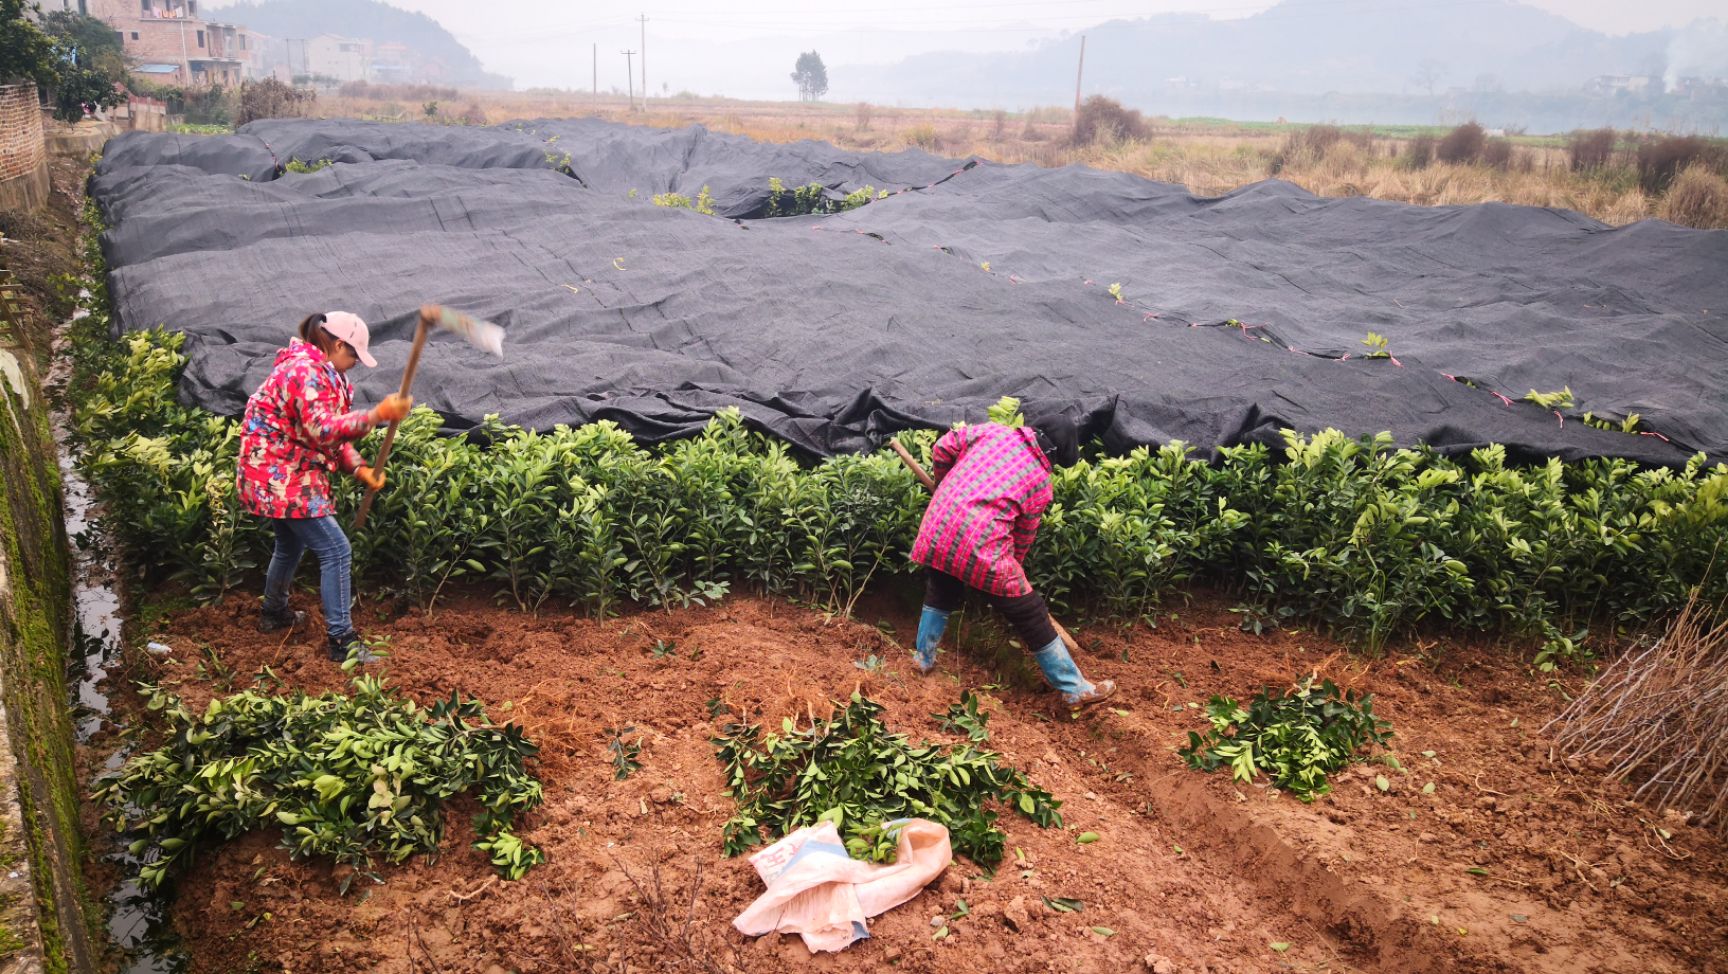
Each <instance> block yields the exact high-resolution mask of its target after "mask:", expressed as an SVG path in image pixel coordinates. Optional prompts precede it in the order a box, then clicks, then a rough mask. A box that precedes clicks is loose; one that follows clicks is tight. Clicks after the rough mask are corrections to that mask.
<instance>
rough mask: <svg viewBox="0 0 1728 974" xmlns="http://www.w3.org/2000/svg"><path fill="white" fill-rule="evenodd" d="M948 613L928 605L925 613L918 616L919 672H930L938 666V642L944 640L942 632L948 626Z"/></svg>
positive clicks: (916, 656) (917, 653)
mask: <svg viewBox="0 0 1728 974" xmlns="http://www.w3.org/2000/svg"><path fill="white" fill-rule="evenodd" d="M948 615H949V613H947V612H944V611H943V610H941V609H938V608H935V607H933V606H928V605H927V606H925V607H924V614H923V615H922V616H919V617H918V649H917V652H916V653H915V654H914V655H915V658H916V659H917V661H918V672H920V673H928V672H930V671H931V670H933V669H935V668H936V644H937V643H940V642H941V641H942V632H943V630H945V629H947V628H948Z"/></svg>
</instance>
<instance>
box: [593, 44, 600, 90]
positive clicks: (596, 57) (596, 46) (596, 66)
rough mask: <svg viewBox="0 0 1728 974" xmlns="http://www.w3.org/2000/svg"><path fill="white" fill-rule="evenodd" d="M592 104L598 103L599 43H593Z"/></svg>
mask: <svg viewBox="0 0 1728 974" xmlns="http://www.w3.org/2000/svg"><path fill="white" fill-rule="evenodd" d="M594 104H596V105H598V104H600V43H599V42H598V41H596V42H595V43H594Z"/></svg>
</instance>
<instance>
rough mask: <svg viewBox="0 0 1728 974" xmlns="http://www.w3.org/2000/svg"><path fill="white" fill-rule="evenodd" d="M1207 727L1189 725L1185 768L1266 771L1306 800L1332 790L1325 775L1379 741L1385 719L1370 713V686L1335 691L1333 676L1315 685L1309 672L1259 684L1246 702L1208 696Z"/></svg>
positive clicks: (1239, 774) (1246, 774) (1241, 775)
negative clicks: (1275, 685)
mask: <svg viewBox="0 0 1728 974" xmlns="http://www.w3.org/2000/svg"><path fill="white" fill-rule="evenodd" d="M1206 718H1207V719H1208V720H1210V721H1211V722H1212V729H1211V730H1209V731H1207V732H1206V734H1205V736H1201V735H1200V734H1198V733H1195V732H1194V731H1189V732H1188V744H1187V746H1186V747H1182V748H1179V749H1178V750H1177V753H1178V754H1180V755H1181V756H1182V760H1184V761H1186V762H1187V763H1188V766H1189V767H1191V768H1196V769H1199V770H1201V771H1216V770H1218V769H1219V768H1221V767H1225V766H1228V767H1229V768H1230V774H1231V777H1233V778H1234V779H1235V780H1237V781H1241V782H1252V781H1253V780H1254V779H1255V778H1256V777H1258V776H1259V775H1261V774H1265V775H1267V776H1269V777H1270V778H1271V779H1272V783H1273V784H1274V785H1276V786H1277V787H1279V788H1283V789H1285V790H1286V791H1289V792H1290V793H1291V794H1293V795H1295V796H1296V797H1297V798H1300V799H1302V800H1303V801H1305V802H1311V801H1313V800H1314V799H1315V798H1318V797H1319V796H1321V795H1324V794H1326V793H1327V792H1329V791H1331V790H1332V786H1331V784H1330V783H1328V782H1327V780H1326V776H1327V775H1329V774H1332V773H1333V772H1336V771H1338V770H1340V769H1342V768H1343V767H1344V766H1345V765H1347V764H1350V763H1351V762H1352V761H1355V760H1358V757H1359V752H1361V750H1362V749H1363V748H1366V747H1373V746H1375V745H1378V746H1381V747H1384V746H1385V744H1386V741H1387V740H1389V739H1390V738H1391V737H1392V731H1391V725H1390V724H1388V723H1387V722H1386V721H1384V720H1381V719H1380V718H1378V717H1376V716H1374V697H1373V695H1372V694H1363V695H1361V696H1358V695H1357V694H1356V692H1355V691H1353V690H1352V691H1349V692H1345V693H1340V692H1339V690H1338V687H1337V686H1335V685H1334V684H1333V683H1332V681H1331V680H1324V681H1322V682H1321V684H1320V686H1318V687H1316V686H1314V678H1313V677H1312V676H1310V677H1308V678H1307V679H1305V680H1303V681H1302V682H1300V683H1298V684H1296V685H1295V686H1294V687H1292V688H1291V689H1290V690H1288V691H1283V690H1262V691H1261V692H1259V693H1257V694H1255V695H1254V699H1253V700H1251V701H1249V704H1248V709H1247V710H1243V709H1242V707H1241V706H1240V705H1238V704H1237V703H1236V701H1235V700H1232V699H1231V698H1229V697H1213V698H1212V699H1211V700H1210V701H1208V702H1207V704H1206Z"/></svg>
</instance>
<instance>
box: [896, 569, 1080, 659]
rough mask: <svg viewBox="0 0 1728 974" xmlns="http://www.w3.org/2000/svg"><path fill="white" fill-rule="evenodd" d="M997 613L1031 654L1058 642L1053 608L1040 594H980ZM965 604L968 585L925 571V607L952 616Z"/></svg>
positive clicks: (947, 575)
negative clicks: (951, 613)
mask: <svg viewBox="0 0 1728 974" xmlns="http://www.w3.org/2000/svg"><path fill="white" fill-rule="evenodd" d="M978 594H980V595H982V596H984V598H985V599H986V600H988V601H989V603H990V604H991V605H992V606H994V607H995V608H996V611H998V612H1000V613H1002V614H1003V615H1005V616H1007V617H1008V624H1009V625H1011V626H1013V627H1014V632H1015V634H1016V635H1018V636H1019V637H1020V641H1021V642H1022V643H1024V644H1026V651H1027V652H1028V653H1035V652H1037V651H1038V650H1040V649H1043V648H1044V647H1046V646H1048V645H1050V644H1051V643H1052V642H1054V641H1055V640H1056V627H1055V626H1053V625H1051V624H1050V607H1049V606H1048V605H1046V604H1044V596H1042V595H1039V594H1038V593H1037V592H1028V593H1027V594H1025V595H991V594H990V593H989V592H979V593H978ZM965 601H966V583H965V582H962V581H961V580H959V579H958V578H955V577H954V576H953V575H950V574H948V573H947V572H939V571H937V570H936V569H934V568H926V569H924V604H925V605H927V606H930V607H931V608H932V609H941V610H942V611H943V612H953V611H955V610H956V609H958V608H960V606H961V605H962V604H963V603H964V602H965Z"/></svg>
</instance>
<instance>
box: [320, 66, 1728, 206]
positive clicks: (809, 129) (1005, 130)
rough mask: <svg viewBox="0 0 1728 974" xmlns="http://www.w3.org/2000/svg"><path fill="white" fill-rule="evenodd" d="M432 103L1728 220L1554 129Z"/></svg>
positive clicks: (570, 102)
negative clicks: (1558, 136)
mask: <svg viewBox="0 0 1728 974" xmlns="http://www.w3.org/2000/svg"><path fill="white" fill-rule="evenodd" d="M441 108H442V110H443V111H444V112H446V113H448V114H454V113H458V112H461V111H462V110H463V109H467V114H469V115H470V116H471V117H472V118H473V119H476V120H478V119H479V118H480V117H482V116H483V117H484V118H485V120H486V122H488V123H491V124H498V123H502V122H509V121H518V120H528V119H535V118H559V117H569V116H580V115H596V116H600V117H604V118H610V119H613V120H615V121H622V122H630V123H633V124H640V125H651V126H658V127H680V126H684V125H690V124H702V125H705V126H707V127H708V128H709V129H711V130H713V131H716V132H728V133H733V134H737V135H745V136H749V137H751V138H754V139H758V140H761V141H766V142H795V141H798V140H801V139H819V140H822V141H826V142H831V143H833V144H835V145H837V146H840V147H841V148H845V149H851V150H858V151H894V150H898V149H904V148H909V147H914V148H921V149H925V150H927V151H930V152H935V153H940V154H944V155H951V156H977V157H979V158H983V159H989V160H993V161H996V162H1005V163H1016V162H1029V163H1034V164H1037V165H1040V166H1062V165H1069V164H1080V165H1087V166H1092V167H1095V168H1099V169H1110V170H1118V171H1121V172H1130V173H1134V174H1136V175H1139V176H1144V177H1146V178H1148V179H1155V180H1158V181H1160V182H1168V183H1176V184H1179V185H1182V186H1186V187H1187V188H1188V189H1189V190H1190V191H1191V192H1193V193H1195V194H1196V195H1199V196H1218V195H1222V194H1224V193H1228V192H1230V191H1231V190H1233V189H1236V188H1238V187H1241V186H1245V185H1248V184H1250V183H1254V182H1258V181H1260V180H1262V179H1266V178H1267V177H1268V176H1270V175H1272V174H1273V173H1274V172H1276V175H1277V177H1278V178H1280V179H1285V180H1288V181H1290V182H1292V183H1295V184H1297V185H1298V186H1301V187H1302V188H1304V189H1306V190H1308V191H1309V192H1312V193H1315V194H1317V195H1320V196H1329V197H1337V196H1370V197H1374V198H1376V199H1386V200H1396V201H1399V202H1404V203H1414V204H1417V205H1422V206H1447V205H1454V204H1471V203H1486V202H1500V203H1516V204H1522V205H1527V206H1546V207H1557V208H1562V209H1569V210H1577V211H1579V212H1581V213H1585V214H1588V215H1590V216H1592V217H1595V218H1596V219H1598V220H1601V221H1603V222H1604V223H1608V224H1612V225H1615V226H1620V225H1624V224H1627V223H1633V222H1636V221H1638V220H1643V219H1648V218H1651V217H1662V218H1665V219H1675V222H1683V223H1685V224H1686V225H1688V226H1696V227H1728V212H1725V211H1724V210H1725V205H1724V204H1721V203H1720V202H1719V201H1720V200H1721V196H1720V195H1719V194H1718V195H1716V196H1711V195H1710V194H1711V192H1713V191H1714V186H1715V184H1710V185H1709V186H1705V185H1704V183H1705V182H1706V179H1705V177H1708V176H1710V175H1711V174H1710V173H1708V172H1702V171H1701V172H1699V173H1697V174H1695V175H1693V176H1691V177H1689V178H1688V179H1685V180H1679V179H1677V180H1676V181H1675V186H1676V190H1679V189H1681V188H1682V187H1684V188H1685V190H1686V193H1687V195H1686V197H1685V199H1684V200H1676V201H1674V202H1669V201H1666V200H1664V198H1663V197H1660V196H1652V195H1647V194H1646V193H1644V192H1642V191H1641V190H1640V189H1639V187H1638V182H1637V178H1636V174H1635V173H1633V172H1630V171H1627V170H1626V169H1624V168H1614V167H1609V168H1592V169H1588V170H1586V171H1574V169H1573V166H1572V162H1571V159H1570V157H1569V155H1568V151H1567V148H1566V146H1565V145H1564V144H1562V143H1561V142H1560V141H1559V140H1554V144H1552V145H1539V144H1521V145H1516V146H1514V147H1512V149H1511V152H1510V155H1509V158H1507V159H1506V160H1505V161H1504V165H1484V164H1481V163H1445V162H1439V161H1436V162H1434V163H1433V164H1432V165H1427V166H1421V165H1420V164H1412V160H1411V158H1410V155H1411V151H1410V150H1411V148H1412V145H1411V140H1407V139H1389V138H1381V137H1373V138H1369V137H1366V136H1364V135H1363V134H1361V133H1359V132H1356V133H1351V137H1350V138H1344V139H1339V140H1337V141H1334V142H1331V143H1330V144H1329V145H1327V146H1325V147H1323V148H1322V150H1321V151H1318V152H1314V151H1303V152H1296V153H1294V154H1287V151H1286V150H1287V148H1288V146H1289V145H1290V144H1291V139H1290V137H1291V135H1292V134H1293V133H1300V132H1303V131H1304V130H1307V129H1308V127H1306V126H1296V125H1275V126H1250V125H1243V126H1239V127H1238V126H1228V125H1217V124H1185V123H1177V122H1173V121H1171V120H1169V119H1148V120H1147V127H1148V135H1147V137H1146V138H1144V139H1132V140H1127V141H1105V142H1098V143H1093V144H1088V145H1075V144H1074V143H1073V139H1072V124H1073V122H1072V113H1071V112H1070V111H1068V110H1066V109H1057V108H1041V109H1035V110H1033V111H1030V112H1026V113H1022V114H1018V115H1015V114H1008V115H1003V114H1002V113H999V112H994V111H962V110H956V109H911V108H892V107H887V106H881V105H868V106H860V105H855V104H846V105H839V104H835V105H829V104H822V103H808V102H747V101H738V100H733V99H723V98H696V99H679V98H672V99H659V98H656V99H653V100H652V102H651V103H650V106H649V108H648V110H647V111H645V112H643V111H638V112H630V111H629V109H628V105H627V102H626V99H625V98H624V97H623V96H619V95H605V94H603V95H601V96H599V97H598V98H596V97H593V96H590V95H586V94H581V93H570V92H563V93H548V92H464V93H463V95H462V98H461V100H460V102H459V103H446V104H445V105H443V106H441ZM316 110H317V112H318V113H319V114H321V115H326V116H332V117H335V116H344V117H354V118H362V117H373V118H379V117H382V118H392V119H395V120H399V121H420V120H423V116H422V111H423V106H422V104H420V103H416V102H412V101H401V102H389V101H383V102H381V101H379V100H378V99H376V97H373V98H366V99H348V98H343V97H341V96H339V95H336V96H321V97H320V98H319V100H318V105H317V109H316ZM1299 141H1300V140H1298V142H1299ZM1418 148H1420V147H1418ZM1418 155H1420V152H1418ZM1497 161H1498V160H1497ZM1275 162H1276V163H1279V165H1277V166H1275V165H1274V164H1275ZM1716 178H1717V180H1718V182H1720V177H1716ZM1712 200H1716V201H1718V202H1711V201H1712ZM1670 214H1672V216H1671V215H1670Z"/></svg>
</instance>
